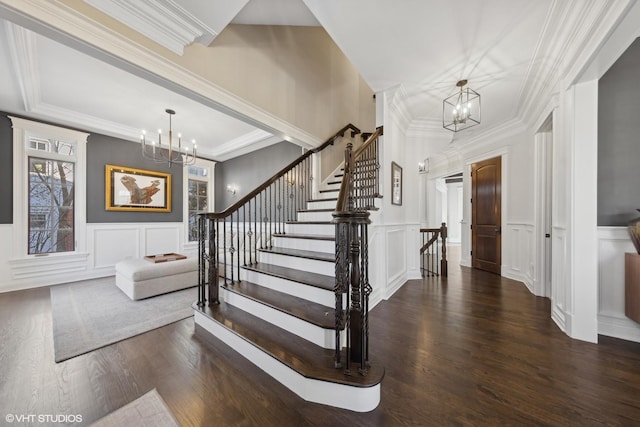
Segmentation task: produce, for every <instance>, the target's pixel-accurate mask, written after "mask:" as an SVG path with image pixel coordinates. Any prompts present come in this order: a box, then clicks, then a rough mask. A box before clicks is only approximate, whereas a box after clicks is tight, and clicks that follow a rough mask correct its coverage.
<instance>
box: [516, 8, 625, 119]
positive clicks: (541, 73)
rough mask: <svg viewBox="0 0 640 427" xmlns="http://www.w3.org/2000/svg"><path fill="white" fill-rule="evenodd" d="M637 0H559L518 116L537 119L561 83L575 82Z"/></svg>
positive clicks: (538, 49)
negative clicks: (604, 0)
mask: <svg viewBox="0 0 640 427" xmlns="http://www.w3.org/2000/svg"><path fill="white" fill-rule="evenodd" d="M633 1H635V0H614V1H613V2H603V1H598V0H589V1H584V0H567V1H565V0H562V1H561V0H555V1H554V2H553V3H552V5H551V7H550V8H549V12H548V14H547V17H546V20H545V24H544V26H543V30H542V33H541V36H540V39H539V40H538V44H537V46H536V49H535V52H534V54H533V56H532V58H531V63H530V65H529V69H528V72H527V77H526V78H525V82H526V83H525V84H524V85H523V87H522V90H521V93H520V98H519V99H520V104H519V105H518V107H517V117H519V118H520V119H521V120H523V121H524V120H527V118H536V119H537V118H538V116H539V115H540V114H541V112H542V111H543V109H544V108H545V107H546V105H547V103H548V100H549V98H550V97H551V96H552V95H553V92H554V91H556V90H557V88H558V85H559V84H560V83H561V82H562V81H563V80H565V84H566V85H570V84H572V83H573V82H574V80H575V79H576V78H577V77H578V76H579V74H580V73H581V72H582V71H583V70H584V68H585V65H586V64H587V62H588V61H589V60H590V58H591V57H592V56H593V54H594V53H595V52H596V51H597V50H598V48H599V47H600V46H601V45H602V43H603V42H604V41H605V40H606V39H607V37H608V36H609V34H610V32H611V31H612V29H613V28H614V27H615V25H616V23H618V22H619V20H620V19H621V18H622V16H623V15H624V13H625V12H626V11H627V10H628V8H629V6H630V4H631V3H632V2H633ZM541 52H544V53H545V55H544V57H541ZM530 124H531V125H532V123H530Z"/></svg>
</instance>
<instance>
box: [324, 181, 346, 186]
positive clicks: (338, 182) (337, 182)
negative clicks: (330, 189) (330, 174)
mask: <svg viewBox="0 0 640 427" xmlns="http://www.w3.org/2000/svg"><path fill="white" fill-rule="evenodd" d="M331 184H342V181H329V182H327V185H331Z"/></svg>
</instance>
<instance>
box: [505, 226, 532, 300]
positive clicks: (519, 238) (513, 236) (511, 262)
mask: <svg viewBox="0 0 640 427" xmlns="http://www.w3.org/2000/svg"><path fill="white" fill-rule="evenodd" d="M533 230H534V226H533V224H526V223H507V224H506V230H504V233H503V234H502V236H503V242H502V275H503V276H504V277H508V278H509V279H513V280H517V281H519V282H522V283H524V284H525V286H526V287H527V288H528V289H529V291H530V292H531V293H533V294H535V292H534V290H533V278H534V277H535V276H534V271H535V270H534V269H535V263H534V260H535V254H534V241H533Z"/></svg>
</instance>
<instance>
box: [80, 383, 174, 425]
mask: <svg viewBox="0 0 640 427" xmlns="http://www.w3.org/2000/svg"><path fill="white" fill-rule="evenodd" d="M91 426H92V427H111V426H118V427H122V426H140V427H179V426H180V424H178V421H176V419H175V418H174V416H173V414H172V413H171V411H170V410H169V408H168V407H167V404H166V403H165V401H164V400H163V399H162V396H160V394H159V393H158V391H157V390H156V389H155V388H154V389H153V390H151V391H150V392H148V393H147V394H145V395H143V396H141V397H139V398H137V399H136V400H134V401H133V402H131V403H128V404H126V405H125V406H123V407H122V408H120V409H117V410H115V411H113V412H112V413H110V414H109V415H107V416H106V417H104V418H101V419H99V420H98V421H96V422H95V423H93V424H91Z"/></svg>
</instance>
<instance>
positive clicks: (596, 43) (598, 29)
mask: <svg viewBox="0 0 640 427" xmlns="http://www.w3.org/2000/svg"><path fill="white" fill-rule="evenodd" d="M634 3H635V0H616V1H615V2H614V3H613V4H606V5H604V4H603V2H596V5H597V6H599V7H597V8H596V7H593V8H591V9H589V10H588V15H587V16H586V17H585V20H584V21H585V23H583V24H582V25H581V26H580V27H579V29H580V31H581V33H580V34H579V38H578V39H579V40H584V42H582V43H580V44H579V45H576V46H574V48H573V50H572V52H571V54H572V55H571V57H570V60H569V61H568V64H569V66H568V67H567V68H566V69H565V70H564V75H563V77H564V81H565V83H566V84H567V85H571V84H575V83H577V81H578V80H579V79H580V77H581V75H582V74H583V73H584V72H585V70H586V69H587V67H588V65H589V63H590V62H591V61H592V59H593V58H594V57H595V56H596V54H597V53H598V51H599V50H600V48H601V47H602V46H603V45H604V44H605V42H606V41H607V40H608V39H609V37H610V36H611V34H612V33H613V31H614V30H615V29H616V27H617V26H618V24H619V23H620V22H621V21H622V20H623V18H624V17H625V15H626V14H627V12H628V11H629V10H630V9H631V7H632V6H633V4H634ZM621 53H622V52H621ZM616 59H617V58H616ZM599 77H601V76H598V78H599Z"/></svg>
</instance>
